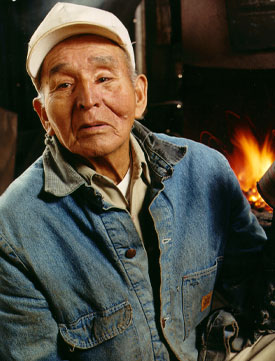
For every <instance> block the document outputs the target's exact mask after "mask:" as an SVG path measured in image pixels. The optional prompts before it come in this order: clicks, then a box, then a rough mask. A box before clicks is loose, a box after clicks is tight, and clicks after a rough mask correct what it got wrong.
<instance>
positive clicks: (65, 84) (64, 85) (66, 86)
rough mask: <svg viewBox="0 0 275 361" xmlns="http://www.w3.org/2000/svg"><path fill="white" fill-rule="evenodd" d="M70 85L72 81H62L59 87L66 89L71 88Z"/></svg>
mask: <svg viewBox="0 0 275 361" xmlns="http://www.w3.org/2000/svg"><path fill="white" fill-rule="evenodd" d="M70 85H71V84H70V83H61V84H58V86H57V89H66V88H69V86H70Z"/></svg>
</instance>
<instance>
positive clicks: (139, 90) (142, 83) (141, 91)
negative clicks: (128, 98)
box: [135, 74, 147, 119]
mask: <svg viewBox="0 0 275 361" xmlns="http://www.w3.org/2000/svg"><path fill="white" fill-rule="evenodd" d="M135 93H136V111H135V118H136V119H139V118H141V117H142V115H143V113H144V111H145V108H146V105H147V78H146V76H145V75H144V74H140V75H138V76H137V78H136V81H135Z"/></svg>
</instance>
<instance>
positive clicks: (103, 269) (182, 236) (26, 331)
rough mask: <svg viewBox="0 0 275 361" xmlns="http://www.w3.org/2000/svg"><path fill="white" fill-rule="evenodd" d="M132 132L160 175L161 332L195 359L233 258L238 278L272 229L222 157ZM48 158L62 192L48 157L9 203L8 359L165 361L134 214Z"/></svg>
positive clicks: (1, 226) (155, 202)
mask: <svg viewBox="0 0 275 361" xmlns="http://www.w3.org/2000/svg"><path fill="white" fill-rule="evenodd" d="M133 134H134V135H135V136H136V137H137V139H138V141H139V143H140V145H141V146H142V148H143V149H144V152H145V154H146V157H147V161H148V165H149V168H150V174H151V179H152V185H151V189H150V192H151V202H150V206H149V211H150V214H151V216H152V219H153V224H154V226H155V229H156V232H157V235H158V241H159V249H160V270H161V289H160V298H161V311H160V317H161V321H162V322H161V327H162V332H163V336H164V338H165V339H166V341H167V343H168V344H169V345H170V348H171V350H172V351H173V352H174V354H175V355H176V356H177V358H178V359H179V360H193V359H194V358H192V357H194V356H192V355H191V353H190V351H189V346H188V340H189V339H190V337H191V336H190V335H193V332H194V329H195V327H196V326H197V325H198V324H199V323H200V322H201V321H202V320H203V319H204V318H205V317H206V316H207V315H208V314H209V311H210V304H211V298H212V292H213V289H214V287H215V284H216V281H217V278H218V275H219V274H220V270H221V266H222V265H223V264H224V260H227V262H226V264H227V265H232V266H227V268H228V269H230V270H231V271H232V272H233V274H234V273H236V274H238V275H240V272H243V271H244V270H247V269H248V266H249V267H251V265H253V262H254V263H255V259H257V257H258V254H259V252H260V251H261V248H262V245H263V244H264V242H265V239H266V237H265V233H264V231H263V230H262V228H261V227H260V226H259V225H258V223H257V221H256V219H255V217H254V216H253V215H252V214H251V212H250V206H249V204H248V203H247V201H246V200H245V198H244V197H243V195H242V192H241V190H240V187H239V183H238V181H237V179H236V178H235V176H234V174H233V172H232V170H231V168H230V167H229V165H228V163H227V161H226V160H225V158H224V157H223V156H222V155H221V154H220V153H218V152H216V151H215V150H213V149H210V148H208V147H206V146H204V145H202V144H199V143H196V142H193V141H191V140H187V139H183V138H173V137H168V136H166V135H156V134H153V133H151V132H149V131H148V130H147V129H146V128H144V127H142V126H141V125H140V124H139V123H136V125H135V127H134V129H133ZM44 161H47V162H49V164H51V167H52V178H51V182H52V186H53V185H55V189H56V191H55V192H53V191H52V192H51V193H50V192H49V191H48V190H47V189H45V187H44V181H45V180H44V170H43V162H42V158H40V159H38V160H37V161H36V162H35V163H34V164H33V165H32V166H31V167H30V168H29V169H28V170H27V171H26V172H25V173H24V174H23V175H21V176H20V177H19V178H18V179H16V180H15V181H14V182H13V184H12V185H11V186H10V187H9V188H8V190H7V191H6V192H5V193H4V195H3V196H2V197H1V198H0V255H1V258H0V288H1V289H0V335H1V338H2V339H1V342H0V359H1V360H18V361H33V360H41V361H42V360H43V361H52V360H55V361H58V360H81V361H88V360H89V361H103V360H108V361H127V360H128V361H153V360H162V361H168V360H169V356H168V353H167V349H166V347H165V346H164V343H163V342H161V338H160V336H159V333H158V331H157V327H156V320H155V311H154V307H153V299H152V289H151V284H150V280H149V276H148V261H147V253H146V251H145V249H144V246H143V244H142V243H141V241H140V239H139V236H138V234H137V232H136V229H135V227H134V225H133V222H132V219H131V216H130V214H129V213H128V212H127V211H125V210H121V209H118V208H115V207H113V206H112V205H110V204H107V203H105V202H104V201H103V200H102V197H101V196H100V194H98V193H95V192H94V190H93V189H92V188H91V187H90V186H88V185H87V184H86V183H85V181H84V180H83V178H81V177H80V176H79V175H78V174H77V173H76V172H75V171H74V169H73V168H72V167H71V166H70V165H69V164H68V165H67V168H66V172H67V173H68V174H67V175H66V177H68V176H69V177H71V179H72V180H73V182H74V183H73V186H71V187H70V188H68V187H67V185H66V184H64V182H63V180H64V178H66V177H64V174H62V173H61V172H60V169H59V168H58V167H57V165H56V163H55V161H54V155H53V154H51V153H50V152H49V151H48V150H47V149H46V150H45V153H44ZM129 249H134V250H135V251H136V254H135V256H134V257H132V258H131V257H130V258H129V252H128V253H127V250H129ZM131 254H132V255H133V254H134V253H133V252H132V253H131ZM222 280H223V281H225V283H226V282H230V277H227V275H226V274H225V276H224V278H222ZM189 336H190V337H189Z"/></svg>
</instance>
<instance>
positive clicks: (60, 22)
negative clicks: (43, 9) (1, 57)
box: [26, 3, 135, 86]
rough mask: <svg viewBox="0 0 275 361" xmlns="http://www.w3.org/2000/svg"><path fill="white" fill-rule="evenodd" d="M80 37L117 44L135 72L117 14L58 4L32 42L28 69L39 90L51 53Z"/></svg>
mask: <svg viewBox="0 0 275 361" xmlns="http://www.w3.org/2000/svg"><path fill="white" fill-rule="evenodd" d="M79 34H95V35H100V36H103V37H105V38H107V39H110V40H112V41H114V42H115V43H117V44H118V45H119V46H120V47H121V48H123V49H124V50H125V51H126V52H127V53H128V55H129V58H130V61H131V63H132V66H133V69H135V56H134V50H133V46H132V43H131V40H130V37H129V33H128V31H127V29H126V28H125V26H124V25H123V24H122V22H121V21H120V20H119V19H118V18H117V17H116V16H115V15H114V14H112V13H110V12H108V11H105V10H102V9H97V8H93V7H89V6H83V5H76V4H71V3H57V4H55V6H54V7H53V8H52V9H51V10H50V12H49V13H48V14H47V16H46V17H45V18H44V20H43V21H42V23H41V24H40V25H39V26H38V28H37V29H36V31H35V32H34V34H33V35H32V37H31V39H30V42H29V48H28V54H27V62H26V67H27V72H28V74H29V75H30V77H31V78H32V81H33V83H34V85H35V86H36V85H37V84H36V78H37V75H38V73H39V69H40V67H41V65H42V63H43V60H44V59H45V57H46V55H47V54H48V53H49V51H50V50H51V49H52V48H53V47H54V46H55V45H57V44H58V43H60V42H61V41H63V40H65V39H67V38H69V37H71V36H74V35H79Z"/></svg>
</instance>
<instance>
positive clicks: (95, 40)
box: [39, 34, 130, 80]
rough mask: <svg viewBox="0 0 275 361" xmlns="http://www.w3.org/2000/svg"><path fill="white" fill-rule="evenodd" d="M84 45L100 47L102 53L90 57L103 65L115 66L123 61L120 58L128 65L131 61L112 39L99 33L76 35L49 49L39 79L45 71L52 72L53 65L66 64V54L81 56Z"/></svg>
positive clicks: (67, 56)
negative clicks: (64, 59)
mask: <svg viewBox="0 0 275 361" xmlns="http://www.w3.org/2000/svg"><path fill="white" fill-rule="evenodd" d="M84 47H90V49H91V50H92V49H93V50H94V49H98V50H99V52H98V53H99V54H100V50H101V55H97V56H95V55H94V56H93V55H91V56H90V57H89V61H90V62H93V61H97V62H98V63H101V64H102V65H104V64H105V65H108V64H111V63H112V65H113V66H119V63H120V64H121V61H118V59H120V60H122V61H123V62H124V64H126V65H127V64H128V63H129V61H130V59H129V56H128V54H127V53H126V51H125V50H124V49H122V48H121V47H120V46H119V45H118V44H116V43H115V42H113V41H112V40H109V39H107V38H104V37H102V36H99V35H91V34H82V35H75V36H72V37H70V38H67V39H65V40H63V41H62V42H60V43H58V44H57V45H55V46H54V47H53V48H52V49H51V50H50V51H49V53H48V54H47V55H46V57H45V59H44V60H43V63H42V65H41V68H40V72H39V80H41V76H42V74H45V71H46V72H47V71H48V72H52V71H53V70H52V67H54V68H55V67H58V65H59V63H60V64H64V61H63V57H64V55H65V54H66V59H69V58H70V55H71V56H72V57H73V55H74V54H78V55H79V56H81V54H82V51H83V48H84ZM91 52H92V51H91ZM55 63H56V64H55ZM51 65H52V67H51Z"/></svg>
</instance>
